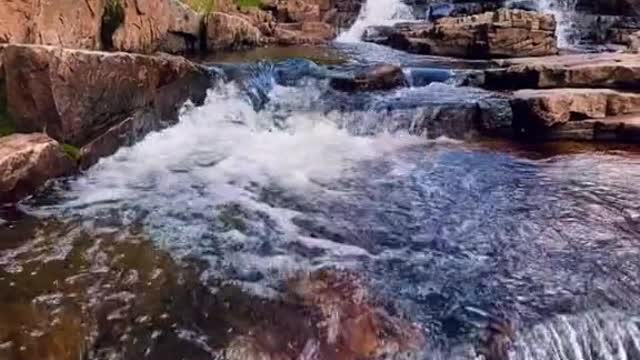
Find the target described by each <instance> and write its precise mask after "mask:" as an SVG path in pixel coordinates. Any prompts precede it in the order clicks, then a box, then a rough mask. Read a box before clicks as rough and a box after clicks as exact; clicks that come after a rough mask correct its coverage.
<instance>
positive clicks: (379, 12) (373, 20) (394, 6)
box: [336, 0, 413, 43]
mask: <svg viewBox="0 0 640 360" xmlns="http://www.w3.org/2000/svg"><path fill="white" fill-rule="evenodd" d="M411 19H413V15H412V12H411V8H410V7H409V6H407V5H406V4H404V3H403V2H402V0H367V1H366V2H365V4H364V5H363V6H362V9H361V10H360V14H359V15H358V18H357V19H356V22H355V23H354V24H353V26H351V28H350V29H349V30H347V31H345V32H343V33H342V34H340V35H339V36H338V38H337V39H336V41H338V42H346V43H353V42H359V41H360V39H361V38H362V35H363V34H364V32H365V30H366V29H367V28H368V27H370V26H375V25H393V24H394V23H396V22H398V21H401V20H411Z"/></svg>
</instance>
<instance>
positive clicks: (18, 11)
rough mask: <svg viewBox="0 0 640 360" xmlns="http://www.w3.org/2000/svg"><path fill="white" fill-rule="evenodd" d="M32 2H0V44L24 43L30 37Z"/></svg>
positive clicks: (29, 0)
mask: <svg viewBox="0 0 640 360" xmlns="http://www.w3.org/2000/svg"><path fill="white" fill-rule="evenodd" d="M32 17H33V1H32V0H17V1H0V24H2V26H0V43H26V42H29V41H30V36H31V28H32V25H31V24H32V23H31V18H32Z"/></svg>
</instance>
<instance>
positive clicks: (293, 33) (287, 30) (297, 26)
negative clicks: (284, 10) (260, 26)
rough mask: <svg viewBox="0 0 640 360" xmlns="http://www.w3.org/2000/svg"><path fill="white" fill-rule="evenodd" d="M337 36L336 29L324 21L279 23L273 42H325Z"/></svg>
mask: <svg viewBox="0 0 640 360" xmlns="http://www.w3.org/2000/svg"><path fill="white" fill-rule="evenodd" d="M335 36H336V32H335V29H334V28H333V27H332V26H331V25H329V24H327V23H323V22H304V23H293V24H278V25H276V27H275V30H274V32H273V38H272V40H271V41H272V42H274V43H276V44H278V45H284V46H287V45H301V44H304V45H315V44H324V43H326V42H327V41H330V40H331V39H333V38H334V37H335Z"/></svg>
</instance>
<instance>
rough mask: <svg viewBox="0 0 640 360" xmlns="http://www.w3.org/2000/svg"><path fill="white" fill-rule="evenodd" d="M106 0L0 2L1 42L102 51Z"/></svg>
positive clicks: (16, 0)
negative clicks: (101, 34)
mask: <svg viewBox="0 0 640 360" xmlns="http://www.w3.org/2000/svg"><path fill="white" fill-rule="evenodd" d="M104 3H105V2H104V0H86V1H80V2H78V1H74V0H53V1H35V0H11V1H2V2H0V24H2V26H0V43H31V44H44V45H56V46H62V47H70V48H83V49H99V48H100V46H101V42H100V26H101V21H102V14H103V12H104Z"/></svg>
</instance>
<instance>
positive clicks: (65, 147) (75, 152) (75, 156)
mask: <svg viewBox="0 0 640 360" xmlns="http://www.w3.org/2000/svg"><path fill="white" fill-rule="evenodd" d="M62 151H64V153H65V154H67V156H68V157H69V158H71V160H73V161H75V162H78V161H80V149H78V148H77V147H75V146H73V145H69V144H62Z"/></svg>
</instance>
